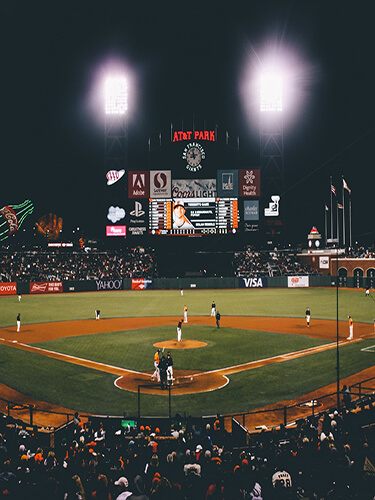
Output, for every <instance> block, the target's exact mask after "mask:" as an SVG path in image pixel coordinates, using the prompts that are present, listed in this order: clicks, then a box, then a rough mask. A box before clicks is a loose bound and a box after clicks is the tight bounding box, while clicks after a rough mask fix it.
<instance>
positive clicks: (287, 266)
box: [0, 247, 317, 282]
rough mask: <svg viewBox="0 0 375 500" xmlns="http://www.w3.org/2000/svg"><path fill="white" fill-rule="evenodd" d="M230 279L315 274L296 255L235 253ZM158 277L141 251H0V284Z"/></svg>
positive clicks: (151, 256) (150, 254) (151, 258)
mask: <svg viewBox="0 0 375 500" xmlns="http://www.w3.org/2000/svg"><path fill="white" fill-rule="evenodd" d="M216 272H219V270H218V269H216ZM232 273H233V275H234V276H237V277H241V276H245V277H246V276H252V277H273V276H283V275H297V274H299V275H301V274H316V273H317V270H315V269H312V268H310V267H309V266H304V265H303V264H302V263H301V262H299V260H298V258H297V256H296V255H294V254H293V253H292V252H285V251H277V250H273V251H255V250H254V249H253V248H252V247H248V248H245V250H243V251H240V252H235V253H234V255H233V261H232ZM158 276H159V271H158V264H157V258H156V252H155V251H154V250H150V249H145V248H140V247H138V248H132V249H127V250H118V251H113V250H112V251H105V252H104V251H100V252H99V251H88V252H85V251H78V252H75V251H70V252H69V251H65V252H62V251H60V252H59V251H48V252H47V251H42V250H36V249H34V250H32V251H14V252H10V251H3V252H1V253H0V281H2V282H13V281H18V282H21V281H30V282H32V281H35V282H38V281H64V280H69V281H75V280H96V279H121V278H155V277H158Z"/></svg>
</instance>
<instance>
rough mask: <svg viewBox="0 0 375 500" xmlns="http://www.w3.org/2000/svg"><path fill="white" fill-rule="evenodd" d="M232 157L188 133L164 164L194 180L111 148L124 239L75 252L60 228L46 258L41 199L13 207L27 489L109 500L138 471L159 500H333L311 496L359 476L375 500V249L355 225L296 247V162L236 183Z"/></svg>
mask: <svg viewBox="0 0 375 500" xmlns="http://www.w3.org/2000/svg"><path fill="white" fill-rule="evenodd" d="M117 125H118V123H117ZM116 130H118V132H117V133H118V134H120V136H119V137H117V139H118V140H120V139H121V138H122V137H121V134H122V133H123V132H122V129H121V128H118V129H116ZM111 134H112V135H111V136H110V137H109V138H108V141H110V140H112V139H113V130H112V132H111ZM192 137H194V138H195V139H194V140H192ZM225 148H226V144H225V141H224V142H223V141H222V142H220V135H219V134H218V132H217V131H216V130H215V129H212V130H201V131H194V130H191V131H189V130H187V131H186V130H185V131H182V130H175V129H174V128H173V127H171V131H170V139H169V140H168V141H167V144H166V145H165V150H164V153H163V155H162V156H163V158H170V160H169V161H170V163H171V164H175V163H177V159H178V158H179V159H180V162H181V165H180V171H179V170H178V169H177V168H176V169H174V170H172V169H171V170H167V169H165V168H164V169H162V168H158V164H157V161H156V160H155V161H153V162H152V164H153V165H154V168H155V170H149V171H146V170H129V169H128V167H127V165H126V162H125V164H124V166H125V167H126V168H124V169H119V168H118V165H119V162H120V160H121V158H113V157H112V156H111V155H110V154H109V152H108V154H107V156H106V162H105V172H104V173H105V175H103V177H104V178H105V179H106V183H105V186H104V188H103V193H104V195H103V206H102V210H103V225H102V228H101V230H102V234H103V235H104V234H105V235H106V236H105V237H104V238H103V237H102V238H87V237H84V236H83V235H82V233H79V232H78V231H77V234H76V235H75V236H72V237H71V238H70V239H66V238H64V237H63V236H62V235H64V232H63V230H62V228H63V218H62V217H60V215H59V214H45V215H43V216H40V217H39V218H38V220H37V221H34V222H33V227H32V231H33V239H32V244H30V243H27V242H25V235H24V234H22V233H20V231H19V227H20V226H21V224H22V223H23V221H24V219H26V222H27V221H28V220H30V219H32V218H33V217H34V219H35V214H34V206H33V203H32V202H31V201H30V200H26V201H25V202H24V203H23V204H20V205H7V206H5V207H4V208H3V209H2V210H1V215H2V218H3V220H1V221H0V222H1V227H2V228H3V248H2V251H1V262H0V270H1V273H0V276H1V283H0V295H1V296H0V303H1V310H2V314H1V318H0V373H1V398H0V410H1V412H2V416H3V419H2V426H1V429H0V432H1V439H2V442H3V448H5V449H6V450H7V448H8V446H9V449H10V451H11V452H12V453H13V455H12V459H13V463H15V464H19V467H20V469H19V470H23V469H22V467H26V465H28V467H27V468H28V470H29V471H30V470H31V471H32V475H31V476H30V480H29V479H28V478H26V479H23V480H21V483H22V486H23V487H24V488H25V490H24V491H29V490H28V488H31V489H30V491H33V492H34V493H35V494H39V495H41V496H40V498H42V493H41V492H42V491H48V488H49V487H52V486H51V485H50V486H47V480H48V478H50V477H53V478H54V481H55V482H54V485H55V488H56V491H60V490H61V488H62V486H61V485H62V483H63V482H64V480H66V478H67V477H69V478H71V477H72V476H71V474H73V473H77V472H79V474H78V476H77V477H79V476H82V478H83V479H84V481H83V482H84V484H85V487H86V490H87V491H91V492H93V491H96V490H95V487H99V486H98V485H99V484H100V482H101V481H102V480H99V476H103V475H104V476H105V477H106V481H107V486H106V487H107V488H109V489H111V490H112V492H113V494H115V493H117V492H118V489H116V487H118V486H119V485H121V481H120V480H119V479H118V480H117V478H118V477H119V476H121V478H122V479H124V480H123V481H122V483H123V485H124V484H125V483H127V484H129V481H128V479H127V477H128V476H130V475H132V479H131V481H132V482H133V488H134V491H136V483H137V481H135V477H140V478H141V479H142V485H143V486H142V487H141V486H139V484H138V490H137V491H138V492H139V493H140V494H141V493H142V491H143V493H146V492H147V493H149V494H150V495H151V497H153V496H155V498H166V499H169V498H177V499H178V498H181V499H189V498H192V499H193V498H194V499H199V498H208V497H207V496H206V495H207V494H208V492H209V491H212V490H213V489H214V490H215V489H216V488H217V487H218V484H219V483H220V488H221V489H222V491H224V490H225V489H227V491H229V492H230V494H229V493H228V495H231V494H232V495H233V496H228V495H227V496H226V497H224V496H220V497H217V498H227V497H228V498H235V499H237V498H256V497H258V498H260V496H259V494H258V495H257V491H258V493H259V487H260V486H259V485H260V484H261V485H262V491H263V495H264V498H276V497H275V496H274V495H275V491H276V490H275V484H276V485H277V484H280V485H282V486H285V485H286V486H288V487H286V488H285V491H284V493H283V494H284V495H285V494H288V495H289V496H288V497H285V496H279V497H277V498H317V497H313V496H304V495H317V494H321V495H323V493H324V491H329V489H330V488H331V489H332V488H334V487H335V484H336V481H338V480H337V474H338V473H340V474H341V473H342V472H343V471H345V470H346V467H349V466H348V465H347V464H348V463H349V462H350V463H351V462H352V463H353V464H355V465H353V467H352V469H351V474H350V485H351V487H352V488H353V491H357V490H358V486H357V484H358V481H360V480H364V481H365V484H366V488H365V489H362V490H361V491H363V492H365V494H366V495H369V494H370V493H369V492H370V491H371V489H372V486H373V484H374V483H373V480H374V477H373V475H372V473H373V470H375V467H374V466H373V463H375V461H374V458H373V452H374V447H373V437H374V429H373V427H372V425H373V422H374V403H375V396H374V391H375V370H374V356H375V320H374V318H375V292H373V290H374V289H375V258H374V257H373V254H372V250H371V249H365V248H361V247H355V248H353V246H352V244H351V241H350V240H351V225H350V224H351V221H350V219H349V223H350V224H348V226H347V230H346V231H342V232H341V233H340V228H343V227H344V226H343V225H340V224H337V223H335V224H333V223H331V225H330V224H329V221H325V223H326V224H327V226H326V230H325V233H326V234H327V233H328V232H329V231H331V235H332V236H335V237H332V238H328V237H327V236H325V237H323V236H322V235H321V234H320V233H319V231H318V230H317V229H316V227H313V228H310V230H309V231H308V233H307V234H306V241H305V243H303V244H302V245H300V246H299V247H298V248H291V247H290V246H286V245H285V246H284V245H283V244H284V243H285V232H286V222H285V220H284V219H283V205H282V200H281V201H280V196H279V195H278V194H277V193H279V192H281V190H282V186H283V171H282V168H281V169H279V170H278V172H279V174H278V176H275V170H274V169H272V174H271V173H269V171H268V167H267V165H268V166H269V163H268V162H269V160H270V157H271V156H273V158H272V160H273V161H275V162H279V166H280V167H281V166H282V161H283V159H282V156H280V157H278V158H276V157H275V156H274V153H272V155H268V154H267V151H266V148H265V149H264V151H263V153H264V154H263V159H264V162H265V165H266V166H262V165H261V166H260V167H259V168H258V167H256V168H251V167H249V168H238V169H234V168H233V169H230V170H225V168H224V167H223V168H219V169H218V168H217V165H220V163H219V161H218V158H219V157H221V156H222V152H223V151H224V150H225ZM210 158H212V159H211V162H212V163H210V161H209V160H210ZM122 160H124V159H122ZM124 161H125V160H124ZM204 162H207V165H206V164H205V163H204ZM182 169H184V170H182ZM202 172H203V173H202ZM182 175H184V176H185V177H184V178H181V177H182ZM121 183H122V184H121ZM114 185H115V187H113V186H114ZM119 186H120V188H119ZM331 186H332V181H331ZM344 188H345V185H344ZM346 188H348V186H347V185H346ZM346 188H345V189H346ZM346 191H347V189H346ZM124 192H125V193H127V195H126V196H125V197H124ZM345 195H346V192H344V189H343V197H344V196H345ZM343 202H345V199H344V200H343ZM332 210H333V208H332ZM337 210H338V209H337ZM333 220H335V221H336V217H335V218H334V219H333ZM26 222H25V224H26ZM345 239H346V243H345ZM167 360H168V361H167ZM307 443H308V444H307ZM365 444H366V449H365V448H364V446H365ZM7 445H8V446H7ZM351 446H352V448H351ZM333 447H337V453H338V456H339V457H341V458H340V460H341V462H340V463H339V464H336V463H331V460H332V459H331V458H330V457H331V454H332V448H333ZM194 450H195V451H194ZM303 450H304V451H303ZM9 453H10V452H9ZM304 453H306V455H307V457H308V458H307V459H306V461H303V460H302V458H301V462H299V461H298V459H299V458H300V457H302V455H303V454H304ZM4 456H7V453H6V452H4ZM37 456H39V459H40V461H39V462H38V463H39V465H38V466H36V465H35V463H36V458H35V457H37ZM51 457H52V458H51ZM135 457H140V458H137V459H136V458H135ZM292 457H293V458H292ZM296 457H297V458H296ZM321 457H324V459H322V461H320V458H321ZM79 460H82V461H83V463H84V464H85V465H84V469H85V470H81V469H79V466H78V462H79ZM337 460H339V459H337ZM51 461H52V463H53V467H56V471H57V470H58V471H59V474H58V475H57V474H52V473H51V471H50V470H49V469H48V467H49V466H48V464H50V462H51ZM327 461H329V463H330V466H329V467H328V468H326V463H327ZM9 463H10V462H9ZM155 463H157V464H158V466H157V467H156V468H155ZM29 464H30V465H29ZM162 464H163V465H162ZM173 464H174V466H173V467H172V465H173ZM249 464H250V465H249ZM310 466H311V469H310ZM9 467H10V466H9ZM89 467H95V471H96V474H97V477H96V479H97V481H98V483H95V486H94V483H92V484H91V485H89V482H88V479H87V478H88V475H87V474H88V468H89ZM154 469H155V470H154ZM372 469H373V470H372ZM48 470H49V472H48ZM147 470H153V472H155V473H159V472H160V474H162V475H163V478H164V480H161V479H160V478H159V477H158V476H157V477H156V478H155V475H154V474H153V475H152V476H151V472H150V473H147V472H144V471H147ZM323 471H324V480H323V481H321V483H319V485H317V483H316V478H317V477H318V476H319V477H320V476H321V474H322V473H323ZM67 473H69V474H70V475H69V476H67ZM18 474H19V473H18ZM160 474H159V475H160ZM275 474H276V475H275ZM76 475H77V474H76ZM16 476H17V474H15V477H16ZM279 476H280V477H279ZM7 477H8V479H7V481H8V480H9V477H11V476H7ZM31 478H32V480H31ZM133 478H134V479H133ZM223 478H224V479H223ZM249 478H251V479H249ZM292 478H293V487H292V486H291V485H292ZM125 479H126V481H125ZM103 481H104V480H103ZM119 481H120V483H119ZM116 483H118V484H116ZM159 483H160V484H159ZM172 483H173V485H174V486H172ZM274 483H275V484H274ZM168 484H169V485H171V486H170V487H169V486H168ZM163 485H164V486H163ZM289 486H290V487H289ZM75 487H76V488H78V486H77V481H76V482H75ZM81 487H82V488H84V487H83V486H82V484H81ZM163 487H164V488H166V489H167V490H168V491H167V492H164V493H163V492H162V491H163V490H162V488H163ZM340 487H341V483H340ZM5 490H6V488H5V489H4V490H3V491H5ZM267 491H268V493H267ZM43 494H44V493H43ZM158 495H159V496H158ZM163 495H165V496H163ZM240 495H242V497H241V496H240ZM244 495H245V496H244ZM246 495H248V496H246ZM249 495H253V496H249ZM267 495H268V496H267ZM43 498H44V497H43ZM49 498H55V497H54V496H53V495H52V496H50V497H49ZM56 498H59V497H58V496H56ZM140 498H141V497H140ZM142 498H143V497H142ZM147 498H148V497H147ZM319 498H320V497H319ZM322 498H323V497H322ZM342 498H344V497H342ZM345 498H346V497H345ZM347 498H349V497H347ZM362 498H370V496H363V497H362Z"/></svg>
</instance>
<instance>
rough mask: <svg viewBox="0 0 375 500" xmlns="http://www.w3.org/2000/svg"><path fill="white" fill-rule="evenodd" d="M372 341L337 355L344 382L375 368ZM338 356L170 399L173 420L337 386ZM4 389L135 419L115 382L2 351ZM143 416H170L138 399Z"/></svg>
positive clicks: (254, 373) (313, 358)
mask: <svg viewBox="0 0 375 500" xmlns="http://www.w3.org/2000/svg"><path fill="white" fill-rule="evenodd" d="M370 345H374V341H373V340H372V341H370V340H368V341H364V342H362V343H361V344H360V345H359V344H348V345H346V346H344V347H342V348H341V349H340V366H341V374H342V377H346V376H349V375H351V374H353V373H356V372H357V371H358V369H364V368H368V367H370V366H373V363H374V360H375V358H374V356H375V353H370V352H363V351H361V349H360V346H361V348H363V347H367V346H370ZM335 362H336V351H335V350H332V351H327V352H324V353H319V354H313V355H310V356H305V357H303V358H299V359H294V360H290V361H285V362H283V363H277V364H274V365H267V366H264V367H262V368H257V369H254V370H250V371H246V372H241V373H237V374H234V375H231V376H230V383H229V384H228V385H227V386H226V387H224V388H223V389H220V390H217V391H212V392H208V393H202V394H194V395H181V396H174V397H172V414H175V413H180V414H182V415H184V414H187V415H201V414H205V415H210V414H212V415H214V414H215V413H216V412H217V411H218V408H219V409H220V412H221V413H229V412H235V411H237V412H240V411H249V410H252V409H255V408H259V407H261V406H263V405H267V404H276V403H277V402H278V401H282V400H284V399H289V398H292V397H298V396H301V395H303V394H306V393H307V392H309V391H311V390H313V389H316V388H318V387H323V386H324V385H326V384H327V383H334V382H335V381H336V370H335ZM0 377H1V380H2V381H3V383H5V384H7V385H10V386H11V387H14V388H15V389H16V390H22V392H24V393H25V394H27V395H29V396H32V397H35V398H38V399H41V400H44V401H51V402H54V403H56V404H60V405H62V406H65V407H67V408H71V409H76V408H78V409H79V410H80V411H85V412H92V413H100V414H104V415H122V414H123V413H124V411H125V412H126V414H127V415H133V416H135V415H136V414H137V395H136V394H133V393H129V392H127V391H121V390H119V389H117V388H116V387H115V386H114V385H113V383H114V380H115V377H114V376H113V375H111V374H107V373H103V372H99V371H96V370H92V369H89V368H85V367H81V366H77V365H72V364H70V363H65V362H63V361H58V360H54V359H50V358H46V357H45V356H42V355H39V354H33V353H28V352H25V351H20V350H17V349H12V348H10V347H7V346H0ZM141 409H142V414H143V415H154V416H156V415H160V416H167V415H168V398H167V397H165V396H161V395H160V396H159V395H152V396H151V395H142V398H141Z"/></svg>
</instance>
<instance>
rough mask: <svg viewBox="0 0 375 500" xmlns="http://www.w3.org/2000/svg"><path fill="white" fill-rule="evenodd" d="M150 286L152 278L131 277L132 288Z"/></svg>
mask: <svg viewBox="0 0 375 500" xmlns="http://www.w3.org/2000/svg"><path fill="white" fill-rule="evenodd" d="M146 288H152V280H151V279H147V278H139V279H135V278H133V279H132V290H146Z"/></svg>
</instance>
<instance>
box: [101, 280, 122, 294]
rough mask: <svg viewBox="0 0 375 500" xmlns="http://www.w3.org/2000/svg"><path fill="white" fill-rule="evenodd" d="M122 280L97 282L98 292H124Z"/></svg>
mask: <svg viewBox="0 0 375 500" xmlns="http://www.w3.org/2000/svg"><path fill="white" fill-rule="evenodd" d="M122 282H123V281H122V280H95V284H96V290H97V291H105V290H122Z"/></svg>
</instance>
